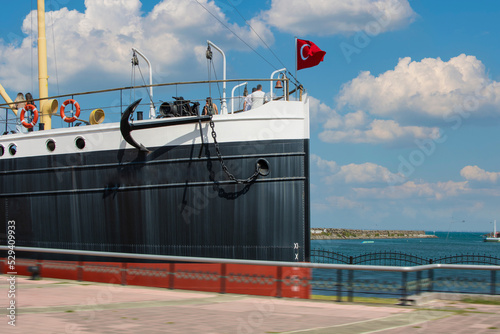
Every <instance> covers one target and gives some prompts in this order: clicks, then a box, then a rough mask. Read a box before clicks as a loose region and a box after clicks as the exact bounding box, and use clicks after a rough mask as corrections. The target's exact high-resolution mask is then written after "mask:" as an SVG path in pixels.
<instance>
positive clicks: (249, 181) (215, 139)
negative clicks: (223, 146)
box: [210, 116, 260, 184]
mask: <svg viewBox="0 0 500 334" xmlns="http://www.w3.org/2000/svg"><path fill="white" fill-rule="evenodd" d="M210 128H212V138H213V139H214V145H215V151H216V152H217V157H218V158H219V161H220V164H221V166H222V170H223V171H224V173H226V175H227V177H229V179H231V180H232V181H234V182H236V183H238V184H245V183H252V182H254V181H255V180H256V179H257V177H258V176H259V174H260V166H259V165H257V167H256V168H255V173H253V174H252V175H251V176H250V177H249V178H247V179H244V180H243V179H238V178H236V176H234V175H233V174H231V172H230V171H229V169H228V168H227V166H226V164H225V163H224V159H223V158H222V153H221V152H220V147H219V143H218V142H217V133H216V132H215V123H214V121H213V119H212V116H211V117H210Z"/></svg>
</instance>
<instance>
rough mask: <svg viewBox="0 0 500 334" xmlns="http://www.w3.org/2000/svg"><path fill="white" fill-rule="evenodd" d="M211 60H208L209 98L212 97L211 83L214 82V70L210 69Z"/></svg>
mask: <svg viewBox="0 0 500 334" xmlns="http://www.w3.org/2000/svg"><path fill="white" fill-rule="evenodd" d="M210 63H211V60H208V58H207V72H208V81H209V83H208V96H210V97H212V83H211V82H210V81H211V80H212V68H211V67H210Z"/></svg>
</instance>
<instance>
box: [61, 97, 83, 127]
mask: <svg viewBox="0 0 500 334" xmlns="http://www.w3.org/2000/svg"><path fill="white" fill-rule="evenodd" d="M70 103H71V104H72V105H74V106H75V108H76V113H75V116H73V117H66V115H64V108H65V107H66V106H67V105H68V104H70ZM79 116H80V105H79V104H78V102H76V101H75V100H73V99H69V100H66V101H64V103H63V104H62V105H61V118H62V119H63V121H65V122H68V123H72V122H74V121H76V119H77V118H78V117H79Z"/></svg>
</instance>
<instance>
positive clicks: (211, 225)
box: [0, 139, 310, 261]
mask: <svg viewBox="0 0 500 334" xmlns="http://www.w3.org/2000/svg"><path fill="white" fill-rule="evenodd" d="M213 146H214V145H213V143H210V144H205V145H204V146H203V147H202V146H201V145H180V146H173V147H171V146H164V147H158V148H149V149H151V151H152V152H151V153H149V154H147V153H144V152H140V151H139V150H136V149H126V150H125V149H123V150H114V151H97V152H87V153H75V154H64V155H47V156H41V157H32V158H17V159H9V160H6V159H5V160H0V170H1V178H2V182H1V186H0V187H1V195H0V201H1V205H0V217H3V218H2V220H1V221H0V231H2V234H0V243H1V244H2V245H7V235H6V234H3V232H4V231H5V232H6V231H7V223H8V221H15V229H16V230H15V231H16V234H15V235H16V243H15V245H16V246H28V247H41V248H63V249H78V250H93V251H110V252H125V253H144V254H162V255H180V256H201V257H220V258H235V259H258V260H276V261H308V260H309V249H310V244H309V229H310V220H309V219H310V218H309V154H308V153H309V152H308V150H309V141H308V140H307V139H301V140H273V141H258V142H251V143H240V142H237V143H223V144H221V147H220V149H221V152H222V154H223V155H224V161H225V164H226V165H227V167H228V169H229V171H230V172H231V173H233V174H234V175H235V176H236V177H238V178H242V179H244V178H247V177H248V176H250V175H252V174H253V173H254V171H255V165H256V162H257V160H258V159H260V158H263V159H266V160H267V161H268V162H269V168H270V173H269V175H267V176H259V177H258V178H257V179H256V180H255V181H254V182H252V183H249V184H236V183H234V182H233V181H231V180H229V178H228V177H227V176H226V175H225V174H224V173H223V171H222V167H221V164H220V162H219V160H218V158H217V155H216V153H215V150H214V147H213ZM19 256H21V255H19ZM40 256H43V258H48V256H47V255H40ZM61 259H62V258H61Z"/></svg>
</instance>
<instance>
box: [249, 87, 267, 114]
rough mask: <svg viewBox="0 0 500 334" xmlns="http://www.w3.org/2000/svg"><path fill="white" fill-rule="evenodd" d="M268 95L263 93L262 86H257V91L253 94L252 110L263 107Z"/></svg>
mask: <svg viewBox="0 0 500 334" xmlns="http://www.w3.org/2000/svg"><path fill="white" fill-rule="evenodd" d="M265 96H266V93H264V92H263V91H262V85H261V84H258V85H257V90H256V91H255V92H253V93H252V109H255V108H258V107H260V106H262V105H263V104H264V103H265V102H266V101H265Z"/></svg>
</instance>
